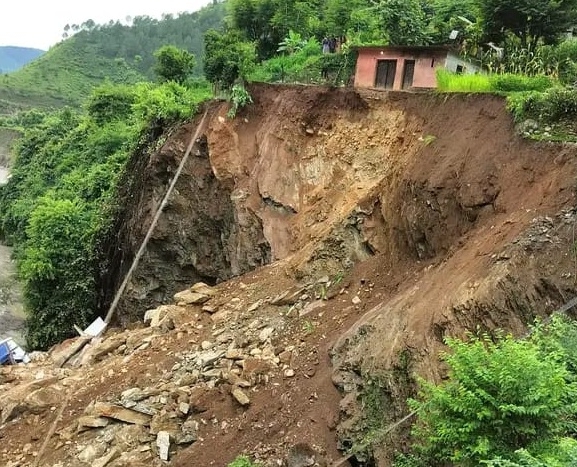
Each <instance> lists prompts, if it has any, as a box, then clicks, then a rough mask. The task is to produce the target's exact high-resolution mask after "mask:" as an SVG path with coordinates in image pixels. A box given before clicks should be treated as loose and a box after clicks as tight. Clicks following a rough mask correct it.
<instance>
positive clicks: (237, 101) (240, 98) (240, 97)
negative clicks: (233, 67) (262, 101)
mask: <svg viewBox="0 0 577 467" xmlns="http://www.w3.org/2000/svg"><path fill="white" fill-rule="evenodd" d="M230 103H231V105H230V110H229V111H228V118H234V117H235V116H236V113H237V112H238V109H242V108H243V107H245V106H247V105H248V104H252V97H251V96H250V94H249V93H248V91H247V90H246V89H245V88H244V86H241V85H240V84H235V85H234V86H233V87H232V90H231V93H230Z"/></svg>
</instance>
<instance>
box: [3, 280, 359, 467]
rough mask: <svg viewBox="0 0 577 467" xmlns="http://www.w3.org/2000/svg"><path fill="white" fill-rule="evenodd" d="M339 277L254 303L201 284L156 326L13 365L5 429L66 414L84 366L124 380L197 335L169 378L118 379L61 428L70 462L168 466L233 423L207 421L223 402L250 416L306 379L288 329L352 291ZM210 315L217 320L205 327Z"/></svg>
mask: <svg viewBox="0 0 577 467" xmlns="http://www.w3.org/2000/svg"><path fill="white" fill-rule="evenodd" d="M336 282H337V284H335V281H331V280H330V279H329V278H328V277H323V278H321V279H320V280H318V281H313V282H310V283H308V284H306V285H302V286H301V285H298V286H294V287H291V288H289V289H288V290H286V291H284V292H283V293H281V294H278V295H276V296H274V297H263V298H258V299H257V300H256V301H254V302H253V303H244V302H243V300H241V299H240V298H238V297H232V298H230V297H227V298H225V297H219V294H218V293H217V289H216V288H213V287H210V286H208V285H206V284H203V283H198V284H195V285H193V286H192V287H191V288H190V289H187V290H185V291H182V292H179V293H177V294H176V295H175V296H174V300H175V302H176V303H177V304H176V305H162V306H159V307H157V308H155V309H152V310H148V311H147V312H146V314H145V316H144V323H145V324H146V327H143V328H139V329H133V330H130V331H128V330H127V331H123V332H120V333H109V334H108V335H106V336H105V337H98V338H92V339H89V338H87V337H78V338H76V339H71V340H69V341H66V342H64V343H62V344H60V345H59V346H56V347H55V348H53V349H52V350H51V351H50V353H47V354H41V355H36V356H35V361H36V362H37V363H34V364H32V365H30V366H29V367H28V368H23V367H8V368H7V369H3V372H2V373H1V374H0V384H2V383H5V387H6V388H7V390H6V391H5V392H3V393H2V395H1V396H0V414H1V418H0V429H1V428H2V426H3V425H4V424H7V423H10V422H11V421H12V420H16V419H17V418H19V417H21V416H24V415H40V414H43V413H54V412H56V411H57V410H58V409H59V407H60V406H61V404H62V402H63V399H64V398H63V394H68V393H69V392H71V391H74V390H75V389H77V388H78V387H79V386H81V385H82V384H83V383H82V380H81V379H80V378H81V377H80V376H79V374H80V372H81V371H82V369H91V368H99V369H101V373H100V374H103V375H105V376H106V377H112V378H114V377H115V375H117V374H122V373H123V372H125V371H127V370H126V366H130V364H131V361H133V360H134V359H135V358H137V357H138V356H141V355H145V354H149V355H152V354H153V353H154V352H157V351H158V350H157V349H159V348H160V349H164V348H165V346H166V341H167V339H169V338H170V339H176V340H181V341H183V342H184V341H186V339H187V338H188V339H189V340H188V341H186V342H187V343H188V345H186V346H184V349H183V350H181V351H178V352H174V353H173V354H172V355H171V358H172V359H173V361H174V363H173V364H172V366H171V367H168V368H166V369H165V370H164V371H163V372H162V374H161V377H160V378H158V379H156V380H151V381H150V384H149V385H146V386H133V387H128V388H126V387H125V388H122V386H121V385H120V384H118V385H117V386H116V387H115V389H117V390H118V392H119V393H117V394H116V395H111V396H107V397H105V398H102V399H96V400H91V401H89V403H88V404H87V405H86V407H85V408H84V410H83V412H82V413H79V415H78V416H76V417H75V418H74V419H73V420H72V421H71V422H69V423H67V426H66V427H65V428H63V429H59V430H58V432H57V436H58V441H57V446H56V449H64V450H66V451H67V453H68V455H67V458H68V459H69V462H68V463H65V464H62V465H61V467H68V466H81V465H93V466H98V467H121V466H140V465H147V466H148V465H161V463H162V462H163V461H167V460H170V459H171V458H172V457H173V456H174V455H175V453H176V452H177V451H178V450H179V449H181V448H183V447H186V446H188V445H190V444H192V443H195V442H196V441H197V440H199V439H202V430H203V427H204V426H205V425H206V424H208V423H212V424H221V425H222V427H223V429H226V427H228V426H229V425H230V423H231V421H230V420H228V421H227V420H219V419H217V418H216V416H214V415H213V414H210V418H209V419H208V420H207V419H206V418H205V413H206V412H207V411H208V410H209V409H210V407H211V405H212V404H213V403H214V401H215V400H221V399H223V398H228V399H229V401H230V404H233V406H235V407H236V410H237V411H238V413H239V414H242V412H243V411H244V410H246V408H248V407H250V406H251V403H252V399H253V397H254V396H255V394H256V393H258V392H259V391H260V390H261V389H262V388H263V387H264V386H266V385H268V384H270V383H271V382H273V381H279V380H290V379H293V378H295V377H296V376H297V373H296V371H295V360H296V359H298V357H299V353H300V352H302V349H303V347H302V345H301V343H300V342H294V343H287V338H286V336H285V333H286V332H287V329H288V327H289V326H290V325H291V320H292V319H298V318H299V317H300V318H303V320H305V322H308V321H307V320H308V319H309V317H310V316H309V315H312V313H313V311H314V312H315V313H319V314H322V313H324V310H323V308H324V307H325V306H326V303H327V302H326V300H328V298H330V297H332V296H335V295H337V294H338V293H339V292H340V293H344V291H345V289H346V288H343V287H342V286H341V285H340V284H338V282H339V281H338V280H337V281H336ZM239 288H240V289H241V290H244V289H245V288H246V286H244V284H242V283H241V284H240V285H239ZM335 288H336V292H335V291H334V290H333V289H335ZM356 298H357V300H358V297H356ZM207 319H208V320H209V322H211V323H212V326H206V324H199V323H201V322H206V320H207ZM203 320H204V321H203ZM167 333H171V334H170V335H168V334H167ZM192 336H198V339H197V338H191V337H192ZM38 365H39V366H38ZM35 372H36V373H35ZM312 374H314V373H311V375H312ZM24 375H26V376H24ZM105 376H102V377H101V378H104V377H105ZM307 377H310V375H309V376H307ZM15 383H20V384H15ZM1 388H2V386H0V389H1ZM36 449H37V448H36V446H35V447H34V450H32V448H29V449H28V450H26V451H25V452H24V451H21V452H11V451H6V452H5V454H6V457H8V458H10V460H11V462H13V463H12V464H11V467H16V466H24V465H27V464H26V463H25V459H28V458H29V457H30V456H32V457H34V456H35V455H38V452H37V450H36ZM295 465H296V464H295ZM306 465H309V464H306ZM310 465H315V464H314V463H313V464H310Z"/></svg>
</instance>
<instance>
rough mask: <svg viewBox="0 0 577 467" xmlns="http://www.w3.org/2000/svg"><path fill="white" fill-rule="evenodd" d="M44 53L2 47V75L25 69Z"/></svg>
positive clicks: (35, 50) (0, 59)
mask: <svg viewBox="0 0 577 467" xmlns="http://www.w3.org/2000/svg"><path fill="white" fill-rule="evenodd" d="M43 53H44V50H40V49H31V48H28V47H14V46H0V73H9V72H11V71H15V70H17V69H18V68H21V67H23V66H24V65H26V64H27V63H29V62H31V61H32V60H34V59H35V58H38V57H39V56H40V55H42V54H43Z"/></svg>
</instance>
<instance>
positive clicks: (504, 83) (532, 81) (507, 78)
mask: <svg viewBox="0 0 577 467" xmlns="http://www.w3.org/2000/svg"><path fill="white" fill-rule="evenodd" d="M489 82H490V84H491V88H492V90H494V91H499V92H525V91H545V90H546V89H549V88H550V87H552V86H553V80H552V79H551V78H549V77H548V76H545V75H537V76H524V75H513V74H511V73H505V74H502V75H491V76H490V78H489Z"/></svg>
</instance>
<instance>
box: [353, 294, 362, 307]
mask: <svg viewBox="0 0 577 467" xmlns="http://www.w3.org/2000/svg"><path fill="white" fill-rule="evenodd" d="M352 302H353V305H359V304H360V303H361V299H360V298H359V296H358V295H355V296H354V297H353V300H352Z"/></svg>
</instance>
